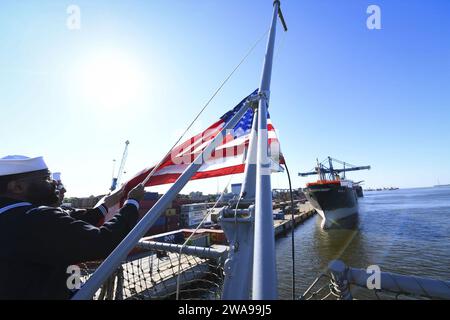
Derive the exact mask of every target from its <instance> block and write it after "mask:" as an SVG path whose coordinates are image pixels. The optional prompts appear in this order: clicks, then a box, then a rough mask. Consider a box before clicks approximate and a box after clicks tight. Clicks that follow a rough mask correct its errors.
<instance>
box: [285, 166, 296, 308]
mask: <svg viewBox="0 0 450 320" xmlns="http://www.w3.org/2000/svg"><path fill="white" fill-rule="evenodd" d="M284 167H285V168H286V173H287V176H288V180H289V194H290V196H291V218H292V220H291V221H292V228H291V240H292V252H291V257H292V300H295V239H294V233H295V217H294V196H293V194H292V183H291V175H290V174H289V169H288V166H287V164H286V158H285V159H284Z"/></svg>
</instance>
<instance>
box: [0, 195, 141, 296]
mask: <svg viewBox="0 0 450 320" xmlns="http://www.w3.org/2000/svg"><path fill="white" fill-rule="evenodd" d="M102 218H103V215H102V214H101V212H100V210H82V211H79V210H69V211H66V210H64V209H61V208H51V207H36V206H33V205H31V204H30V203H27V202H21V201H17V200H12V199H8V198H1V197H0V246H1V250H0V299H68V298H70V295H71V292H70V291H69V289H68V288H67V285H66V282H67V279H68V277H69V276H70V274H68V273H66V272H67V267H68V266H70V265H76V264H79V263H81V262H86V261H94V260H99V259H104V258H106V257H107V256H108V255H109V254H110V253H111V252H112V251H113V250H114V248H115V247H116V246H117V245H118V244H119V243H120V242H121V241H122V240H123V238H125V236H126V235H127V234H128V232H129V231H130V230H131V229H132V228H133V227H134V226H135V224H136V222H137V219H138V209H137V206H136V205H134V204H131V203H126V204H125V205H124V206H123V207H122V209H121V210H120V212H119V213H118V214H117V215H116V216H114V218H112V219H111V220H110V221H108V222H106V223H105V224H103V225H102V226H101V227H99V228H98V227H95V226H94V225H97V224H98V223H99V221H101V219H102Z"/></svg>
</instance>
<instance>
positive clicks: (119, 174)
mask: <svg viewBox="0 0 450 320" xmlns="http://www.w3.org/2000/svg"><path fill="white" fill-rule="evenodd" d="M129 144H130V141H128V140H127V141H125V149H124V150H123V155H122V160H121V161H120V166H119V171H118V172H117V177H114V167H113V178H112V183H111V188H110V190H111V191H114V190H116V188H117V185H118V184H119V182H120V178H121V177H122V173H123V169H124V168H125V162H126V161H127V156H128V145H129ZM115 161H116V160H114V164H115Z"/></svg>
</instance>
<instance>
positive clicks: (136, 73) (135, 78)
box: [80, 53, 144, 108]
mask: <svg viewBox="0 0 450 320" xmlns="http://www.w3.org/2000/svg"><path fill="white" fill-rule="evenodd" d="M80 71H81V80H80V81H81V88H82V93H83V96H84V97H85V98H86V99H88V100H89V101H91V102H92V103H95V104H96V105H98V106H101V107H104V108H118V107H122V106H129V105H130V103H133V102H136V101H137V100H138V99H139V98H140V95H141V94H142V87H143V80H144V79H143V76H142V72H141V71H140V69H139V68H138V64H137V62H136V61H134V60H133V59H130V58H129V57H127V56H125V55H123V54H120V53H101V54H97V55H95V56H92V57H90V58H89V59H87V61H86V62H85V63H84V65H83V66H82V67H81V70H80Z"/></svg>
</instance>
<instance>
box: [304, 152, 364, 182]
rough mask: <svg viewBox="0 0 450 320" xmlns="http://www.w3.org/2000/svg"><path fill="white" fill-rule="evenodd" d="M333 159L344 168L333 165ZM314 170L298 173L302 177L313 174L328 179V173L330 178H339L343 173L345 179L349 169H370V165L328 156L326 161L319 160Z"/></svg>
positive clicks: (320, 178)
mask: <svg viewBox="0 0 450 320" xmlns="http://www.w3.org/2000/svg"><path fill="white" fill-rule="evenodd" d="M326 161H328V167H326V166H325V165H324V162H326ZM333 161H334V162H337V163H339V164H341V165H342V166H343V168H341V169H337V168H335V167H334V166H333ZM313 170H314V171H310V172H300V173H299V174H298V175H299V176H300V177H306V176H311V175H315V174H317V175H319V180H327V179H326V175H327V174H328V176H329V179H328V180H335V179H337V178H339V174H341V173H343V178H344V179H345V173H346V172H349V171H358V170H370V166H354V165H352V164H350V163H347V162H343V161H340V160H337V159H334V158H331V157H327V159H325V160H324V161H322V162H321V163H319V161H318V160H317V166H316V167H315V168H314V169H313Z"/></svg>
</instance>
